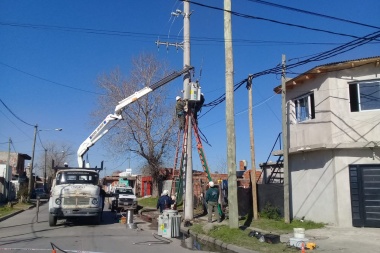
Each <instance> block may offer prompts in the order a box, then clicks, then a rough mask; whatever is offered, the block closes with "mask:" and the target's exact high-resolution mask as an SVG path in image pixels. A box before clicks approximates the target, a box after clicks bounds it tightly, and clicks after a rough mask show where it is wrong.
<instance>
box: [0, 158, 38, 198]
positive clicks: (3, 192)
mask: <svg viewBox="0 0 380 253" xmlns="http://www.w3.org/2000/svg"><path fill="white" fill-rule="evenodd" d="M30 159H31V157H30V156H29V155H26V154H21V153H14V152H0V201H4V200H5V199H6V198H8V196H7V195H8V194H7V187H6V186H7V185H8V183H7V182H6V179H7V177H8V178H9V181H11V180H12V179H14V180H18V182H20V183H24V182H26V179H27V178H26V174H25V172H24V171H25V161H26V160H30ZM8 162H9V166H10V168H11V169H12V170H9V171H7V170H6V168H7V164H8ZM7 172H8V173H9V174H8V175H6V173H7ZM9 190H10V191H11V190H12V188H11V187H10V188H9ZM9 194H10V195H12V198H14V197H15V193H14V192H12V193H9Z"/></svg>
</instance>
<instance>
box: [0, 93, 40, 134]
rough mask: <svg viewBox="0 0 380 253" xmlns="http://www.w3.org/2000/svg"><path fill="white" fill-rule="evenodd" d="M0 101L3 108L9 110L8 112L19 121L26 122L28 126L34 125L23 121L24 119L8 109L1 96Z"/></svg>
mask: <svg viewBox="0 0 380 253" xmlns="http://www.w3.org/2000/svg"><path fill="white" fill-rule="evenodd" d="M0 102H1V103H2V104H3V105H4V107H5V108H7V110H8V111H9V112H10V113H11V114H12V115H13V116H14V117H15V118H16V119H18V120H19V121H21V122H22V123H24V124H26V125H28V126H32V127H34V125H32V124H29V123H27V122H25V121H24V120H22V119H21V118H20V117H18V116H17V115H16V114H15V113H13V112H12V110H11V109H9V107H8V106H7V105H6V104H5V103H4V102H3V100H1V98H0Z"/></svg>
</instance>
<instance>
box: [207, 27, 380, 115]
mask: <svg viewBox="0 0 380 253" xmlns="http://www.w3.org/2000/svg"><path fill="white" fill-rule="evenodd" d="M379 37H380V31H378V32H374V33H371V34H368V35H366V36H364V37H363V38H361V39H355V40H353V41H350V42H348V43H346V44H343V45H342V46H339V47H335V48H333V49H331V50H328V51H324V52H322V53H319V54H317V55H314V56H312V57H310V58H307V59H306V60H303V61H299V62H297V63H293V64H289V65H288V66H287V70H290V69H293V68H296V67H299V66H302V65H305V64H308V63H311V62H315V61H322V60H326V59H329V58H331V57H334V56H336V55H339V54H342V53H345V52H348V51H350V50H353V49H355V48H357V47H359V46H362V45H364V44H367V43H369V42H371V41H372V40H374V39H377V38H379ZM349 68H351V67H349ZM280 71H281V65H280V64H277V66H275V67H273V68H271V69H267V70H264V71H261V72H257V73H255V74H253V75H252V77H253V78H257V77H260V76H262V75H268V74H279V73H280ZM247 80H248V78H245V79H243V80H242V81H240V82H238V83H237V84H235V85H234V91H236V90H237V89H239V88H240V87H241V86H242V85H243V84H244V83H246V82H247ZM224 100H225V93H224V94H223V95H221V96H219V97H218V98H216V99H215V100H213V101H211V102H210V103H208V104H205V105H203V106H204V107H211V108H210V109H209V110H208V111H207V112H205V113H204V114H202V115H201V116H204V115H205V114H207V113H208V112H210V111H211V110H212V109H214V108H215V107H216V106H217V105H219V104H221V103H222V102H224Z"/></svg>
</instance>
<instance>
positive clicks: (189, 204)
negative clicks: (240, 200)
mask: <svg viewBox="0 0 380 253" xmlns="http://www.w3.org/2000/svg"><path fill="white" fill-rule="evenodd" d="M190 14H191V13H190V3H189V2H188V1H184V2H183V65H184V67H186V66H190ZM189 82H190V73H186V74H185V75H184V77H183V90H186V87H187V86H188V85H189ZM187 103H189V102H187ZM187 108H190V106H189V105H188V106H187ZM187 113H188V114H189V116H190V110H188V112H187ZM191 126H192V123H191V120H190V117H189V120H188V127H187V147H186V148H187V150H186V153H187V166H186V192H185V215H184V219H185V221H186V220H192V219H193V218H194V204H193V153H192V145H191V144H192V140H193V138H192V134H191V133H192V129H191Z"/></svg>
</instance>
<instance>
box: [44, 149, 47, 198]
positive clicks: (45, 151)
mask: <svg viewBox="0 0 380 253" xmlns="http://www.w3.org/2000/svg"><path fill="white" fill-rule="evenodd" d="M46 156H47V149H46V148H45V167H44V191H46V189H47V187H46Z"/></svg>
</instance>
